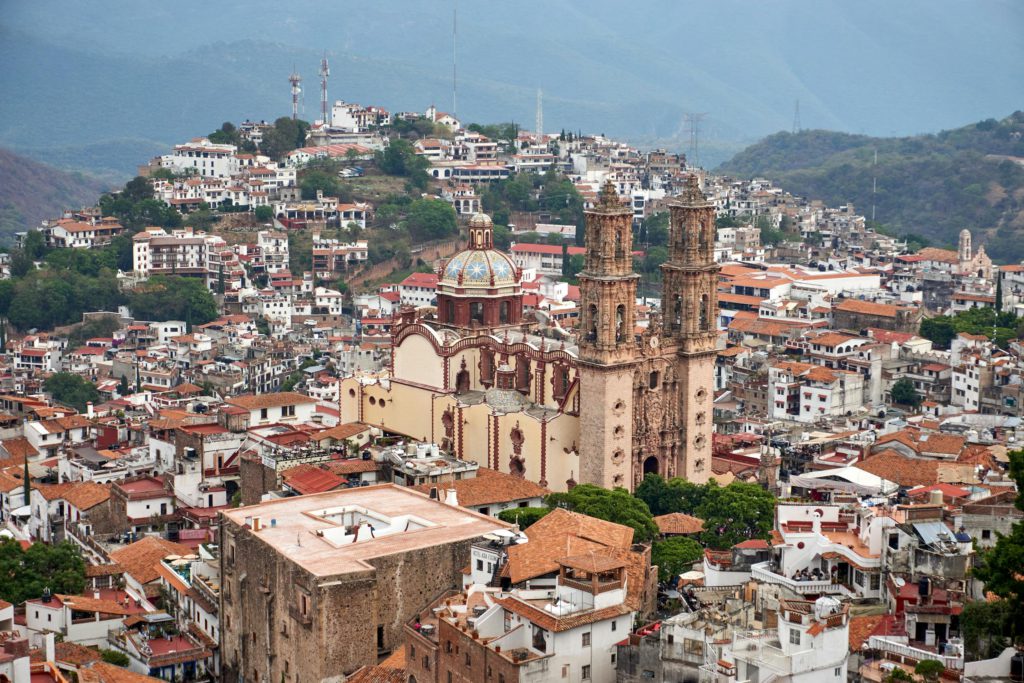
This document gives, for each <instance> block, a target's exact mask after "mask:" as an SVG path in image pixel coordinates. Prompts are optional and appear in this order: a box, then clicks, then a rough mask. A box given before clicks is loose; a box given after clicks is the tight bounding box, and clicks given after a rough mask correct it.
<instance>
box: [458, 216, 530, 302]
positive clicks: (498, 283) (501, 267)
mask: <svg viewBox="0 0 1024 683" xmlns="http://www.w3.org/2000/svg"><path fill="white" fill-rule="evenodd" d="M493 229H494V225H493V223H492V222H491V217H490V216H488V215H487V214H485V213H478V214H476V215H474V216H473V217H472V218H471V219H470V220H469V247H468V248H467V249H463V250H462V251H460V252H459V253H457V254H455V256H453V257H451V259H449V261H448V263H446V264H445V266H444V270H443V271H442V273H441V280H440V282H439V283H438V284H441V285H447V286H449V287H461V288H466V287H480V288H490V287H508V286H510V285H517V284H519V272H518V269H517V268H516V264H515V263H514V262H513V261H512V259H511V258H510V257H509V256H508V255H506V254H503V253H502V252H500V251H498V250H497V249H495V248H494V238H493V234H492V231H493Z"/></svg>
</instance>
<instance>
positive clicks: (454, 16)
mask: <svg viewBox="0 0 1024 683" xmlns="http://www.w3.org/2000/svg"><path fill="white" fill-rule="evenodd" d="M458 18H459V3H458V0H456V2H455V6H454V7H452V116H455V117H458V115H459V109H458V98H457V91H458V87H457V86H458V82H459V80H458V69H457V68H456V59H455V38H456V36H457V35H458V33H457V28H458Z"/></svg>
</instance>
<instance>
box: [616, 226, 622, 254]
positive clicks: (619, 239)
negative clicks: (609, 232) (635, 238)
mask: <svg viewBox="0 0 1024 683" xmlns="http://www.w3.org/2000/svg"><path fill="white" fill-rule="evenodd" d="M615 255H616V256H621V255H622V231H621V230H616V231H615Z"/></svg>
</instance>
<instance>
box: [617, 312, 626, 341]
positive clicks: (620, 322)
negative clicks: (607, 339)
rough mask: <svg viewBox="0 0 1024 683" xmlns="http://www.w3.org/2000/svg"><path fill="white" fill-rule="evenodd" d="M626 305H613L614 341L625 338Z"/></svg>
mask: <svg viewBox="0 0 1024 683" xmlns="http://www.w3.org/2000/svg"><path fill="white" fill-rule="evenodd" d="M625 327H626V307H625V306H623V305H622V304H619V305H618V306H616V307H615V341H617V342H620V341H622V340H623V339H625V338H626V329H625Z"/></svg>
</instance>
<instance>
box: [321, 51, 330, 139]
mask: <svg viewBox="0 0 1024 683" xmlns="http://www.w3.org/2000/svg"><path fill="white" fill-rule="evenodd" d="M330 75H331V67H330V66H329V65H328V64H327V51H326V50H324V58H323V59H321V60H320V120H321V121H323V124H324V125H325V126H326V125H328V123H330V122H329V121H328V120H327V78H328V76H330Z"/></svg>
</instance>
